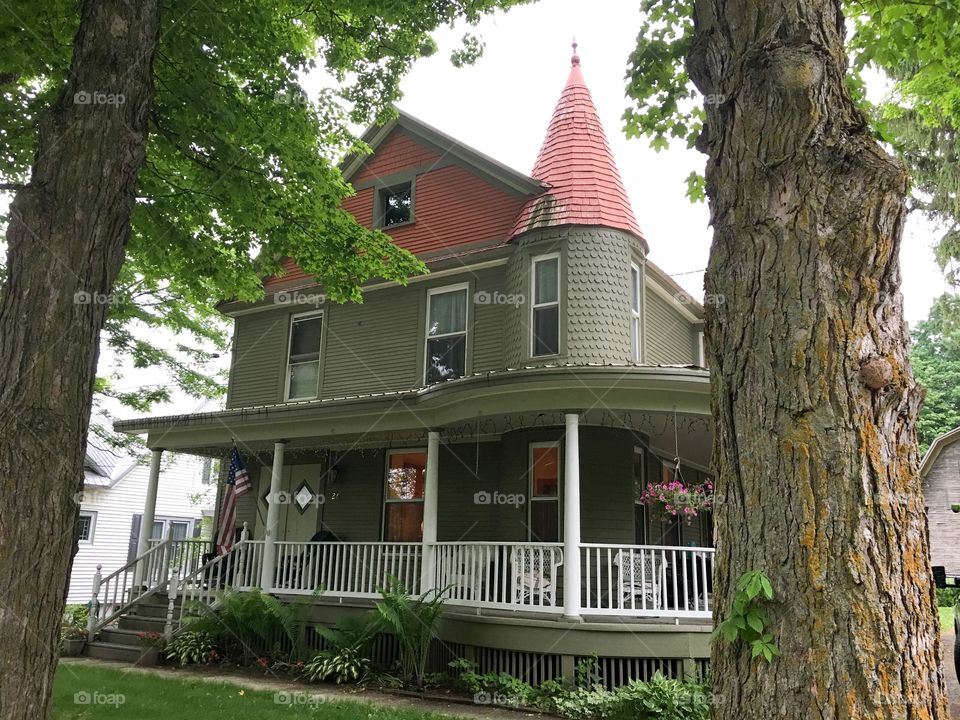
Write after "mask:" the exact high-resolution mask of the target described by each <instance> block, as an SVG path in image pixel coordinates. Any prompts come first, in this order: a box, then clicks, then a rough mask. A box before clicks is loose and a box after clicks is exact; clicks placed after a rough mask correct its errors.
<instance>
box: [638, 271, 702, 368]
mask: <svg viewBox="0 0 960 720" xmlns="http://www.w3.org/2000/svg"><path fill="white" fill-rule="evenodd" d="M644 302H645V304H646V309H645V316H644V324H645V331H646V337H645V338H644V350H645V352H644V361H645V362H646V363H648V364H650V365H692V364H694V363H696V361H697V357H696V355H695V347H696V337H695V332H694V325H693V324H692V323H691V322H690V321H689V320H688V319H687V318H685V317H684V316H683V315H681V314H680V312H679V311H678V310H676V309H674V308H672V307H670V304H669V303H668V302H667V300H666V299H664V298H663V297H661V296H660V295H659V294H657V293H656V292H655V291H654V290H653V289H652V288H650V287H649V285H648V287H647V289H646V292H645V293H644Z"/></svg>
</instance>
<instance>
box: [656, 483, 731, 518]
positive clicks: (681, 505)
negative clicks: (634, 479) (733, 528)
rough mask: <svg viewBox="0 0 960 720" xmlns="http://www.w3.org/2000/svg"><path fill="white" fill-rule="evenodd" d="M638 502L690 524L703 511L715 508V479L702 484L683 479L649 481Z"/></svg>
mask: <svg viewBox="0 0 960 720" xmlns="http://www.w3.org/2000/svg"><path fill="white" fill-rule="evenodd" d="M637 502H639V503H641V504H642V505H646V506H647V507H650V508H653V509H655V510H657V511H659V512H660V513H662V514H663V515H666V516H670V517H679V518H683V519H684V520H686V521H687V523H688V524H689V523H690V522H692V521H693V518H695V517H697V516H698V515H699V514H700V513H701V512H703V511H705V510H710V509H712V508H713V481H712V480H707V481H706V482H704V483H703V484H701V485H687V484H686V483H685V482H683V480H670V481H669V482H659V483H647V487H646V488H644V489H643V491H642V492H641V493H640V496H639V498H638V499H637Z"/></svg>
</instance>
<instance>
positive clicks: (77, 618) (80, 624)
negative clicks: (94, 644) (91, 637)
mask: <svg viewBox="0 0 960 720" xmlns="http://www.w3.org/2000/svg"><path fill="white" fill-rule="evenodd" d="M89 617H90V611H89V610H88V609H87V606H86V605H67V606H66V607H64V609H63V619H62V620H61V622H60V639H61V640H84V639H86V637H87V620H88V618H89Z"/></svg>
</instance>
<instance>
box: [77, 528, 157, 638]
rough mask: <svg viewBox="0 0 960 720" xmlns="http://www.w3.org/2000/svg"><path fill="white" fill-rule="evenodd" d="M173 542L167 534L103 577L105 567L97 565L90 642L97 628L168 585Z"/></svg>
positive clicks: (94, 578) (88, 626) (89, 632)
mask: <svg viewBox="0 0 960 720" xmlns="http://www.w3.org/2000/svg"><path fill="white" fill-rule="evenodd" d="M170 542H171V540H170V538H169V537H168V538H167V539H166V540H164V541H163V542H161V543H158V544H156V545H154V546H153V547H151V548H149V549H148V550H147V551H146V552H144V553H143V555H140V556H138V557H136V558H134V559H133V560H131V561H130V562H128V563H127V564H126V565H124V566H123V567H121V568H119V569H118V570H115V571H114V572H112V573H110V574H109V575H107V576H106V577H101V576H100V568H101V567H102V566H100V565H98V566H97V572H96V574H95V575H94V577H93V593H92V596H91V598H90V619H89V621H88V623H87V635H88V639H89V640H90V642H93V640H94V638H95V637H96V634H97V631H99V630H100V629H101V628H102V627H104V626H105V625H107V624H108V623H110V622H111V621H112V620H114V619H115V618H116V617H118V616H119V615H121V614H122V613H123V612H124V611H125V610H127V609H128V608H129V607H131V606H132V605H134V604H135V603H137V602H139V601H140V600H142V599H143V598H145V597H147V596H148V595H150V594H152V593H154V592H156V591H157V590H158V589H160V588H162V587H164V586H165V585H166V584H167V581H168V580H169V576H170V575H169V554H168V553H169V549H170ZM101 592H102V593H103V600H102V601H101V600H100V594H101Z"/></svg>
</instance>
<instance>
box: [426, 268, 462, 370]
mask: <svg viewBox="0 0 960 720" xmlns="http://www.w3.org/2000/svg"><path fill="white" fill-rule="evenodd" d="M457 290H464V291H466V293H467V300H466V302H465V303H464V317H463V332H455V333H443V334H442V335H431V334H430V299H431V298H432V297H433V296H434V295H443V294H444V293H448V292H456V291H457ZM470 304H471V303H470V283H469V282H462V283H455V284H453V285H443V286H441V287H436V288H428V289H427V305H426V308H425V310H424V312H425V313H426V317H425V318H424V322H423V384H424V385H426V384H427V370H428V369H429V347H430V341H431V340H437V339H440V338H446V337H456V336H458V335H463V376H464V377H466V375H467V366H468V365H469V363H470Z"/></svg>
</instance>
